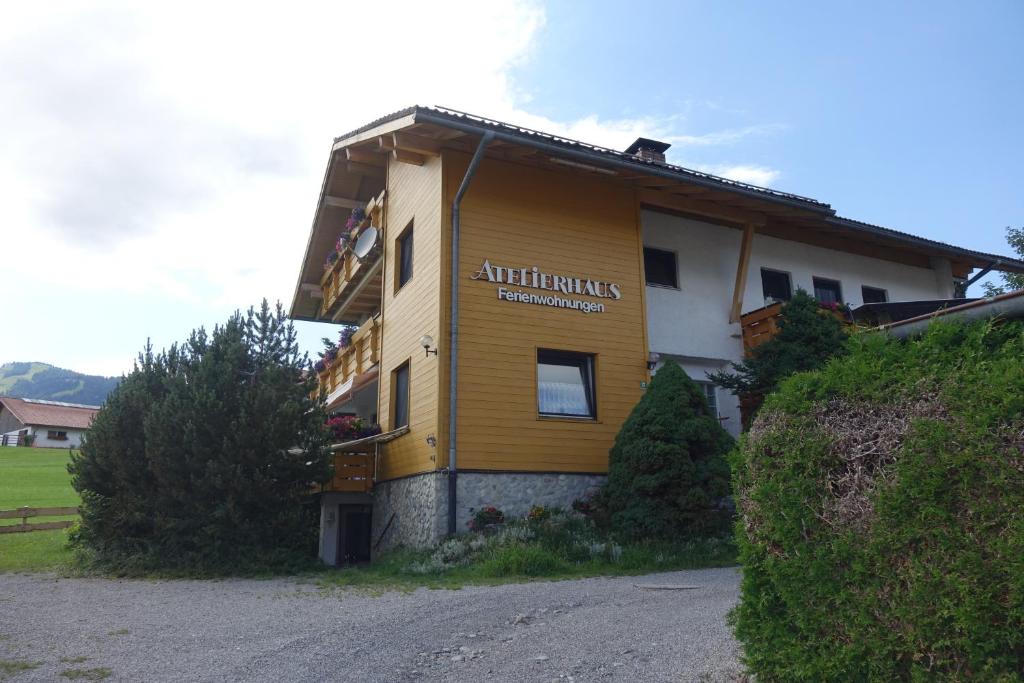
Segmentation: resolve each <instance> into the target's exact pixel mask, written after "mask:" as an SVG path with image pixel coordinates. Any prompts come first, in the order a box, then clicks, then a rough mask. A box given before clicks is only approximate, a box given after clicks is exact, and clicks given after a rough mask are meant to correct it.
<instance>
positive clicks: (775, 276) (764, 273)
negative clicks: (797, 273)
mask: <svg viewBox="0 0 1024 683" xmlns="http://www.w3.org/2000/svg"><path fill="white" fill-rule="evenodd" d="M761 292H762V293H763V294H764V300H765V301H789V300H790V299H792V298H793V285H792V283H791V282H790V280H789V273H783V272H782V271H781V270H771V269H770V268H762V269H761Z"/></svg>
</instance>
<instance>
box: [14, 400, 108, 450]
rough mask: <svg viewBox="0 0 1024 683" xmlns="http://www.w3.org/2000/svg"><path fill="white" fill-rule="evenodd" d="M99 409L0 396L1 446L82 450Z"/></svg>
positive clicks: (73, 404) (96, 407)
mask: <svg viewBox="0 0 1024 683" xmlns="http://www.w3.org/2000/svg"><path fill="white" fill-rule="evenodd" d="M99 409H100V407H99V406H86V405H80V404H77V403H60V402H58V401H42V400H39V399H34V398H13V397H11V396H0V444H2V445H4V446H23V445H25V444H26V443H31V445H32V446H35V447H36V448H78V447H79V446H80V445H81V444H82V434H84V433H85V430H86V429H88V428H89V425H90V424H91V423H92V420H93V418H94V417H96V412H97V411H98V410H99ZM26 437H28V438H27V439H26Z"/></svg>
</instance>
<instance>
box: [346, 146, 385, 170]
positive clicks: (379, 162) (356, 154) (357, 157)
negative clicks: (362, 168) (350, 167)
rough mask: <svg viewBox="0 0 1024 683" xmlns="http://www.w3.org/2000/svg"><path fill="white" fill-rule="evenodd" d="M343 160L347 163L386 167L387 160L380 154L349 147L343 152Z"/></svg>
mask: <svg viewBox="0 0 1024 683" xmlns="http://www.w3.org/2000/svg"><path fill="white" fill-rule="evenodd" d="M345 158H346V159H348V160H349V161H357V162H359V163H361V164H369V165H371V166H385V165H387V159H386V158H385V157H384V156H383V155H382V154H379V153H377V152H371V151H370V150H368V149H359V148H354V147H349V148H348V149H346V150H345Z"/></svg>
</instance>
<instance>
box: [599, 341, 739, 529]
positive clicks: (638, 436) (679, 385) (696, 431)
mask: <svg viewBox="0 0 1024 683" xmlns="http://www.w3.org/2000/svg"><path fill="white" fill-rule="evenodd" d="M732 444H733V440H732V437H730V436H729V434H728V433H727V432H726V431H725V430H724V429H722V426H721V424H719V422H718V419H717V418H716V417H715V416H714V415H712V413H711V409H710V408H709V407H708V404H707V401H706V400H705V398H704V394H703V392H702V391H701V390H700V388H699V387H698V386H697V384H696V383H695V382H694V381H693V380H691V379H690V378H689V377H687V376H686V373H685V372H683V369H682V368H681V367H679V365H678V364H677V363H676V362H675V361H671V360H670V361H668V362H666V363H665V364H664V365H663V366H662V367H661V369H660V370H659V371H658V373H657V374H656V375H655V376H654V378H653V379H652V380H651V383H650V385H649V386H648V388H647V393H645V394H644V396H643V398H641V399H640V402H639V403H637V405H636V407H635V408H633V412H632V413H630V416H629V418H627V420H626V422H625V423H624V424H623V425H622V429H621V430H620V431H619V433H618V435H617V436H616V437H615V444H614V446H613V447H612V450H611V453H610V458H609V464H608V481H607V483H606V484H605V486H604V488H603V489H602V491H601V494H600V496H599V502H600V503H601V504H602V505H603V507H604V508H605V509H606V510H607V512H608V514H609V517H610V521H611V525H612V527H613V528H614V529H615V530H616V531H617V532H619V533H620V534H622V535H623V536H626V537H632V538H665V537H670V536H676V535H680V534H691V535H696V534H702V533H706V532H709V531H714V530H719V529H721V528H722V527H723V524H724V523H725V522H727V520H728V517H727V516H726V515H724V514H723V513H722V512H721V511H720V510H719V509H718V503H719V501H720V500H721V499H722V498H723V497H725V496H726V495H728V493H729V468H728V465H727V464H726V461H725V454H726V453H728V452H729V450H730V449H731V448H732Z"/></svg>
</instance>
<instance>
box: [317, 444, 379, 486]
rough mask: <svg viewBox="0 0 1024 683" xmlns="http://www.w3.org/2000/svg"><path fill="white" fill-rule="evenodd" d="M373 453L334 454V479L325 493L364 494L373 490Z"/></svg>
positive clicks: (328, 484)
mask: <svg viewBox="0 0 1024 683" xmlns="http://www.w3.org/2000/svg"><path fill="white" fill-rule="evenodd" d="M373 461H374V456H373V453H372V452H371V453H335V454H334V477H333V478H332V479H331V481H329V482H328V483H327V485H325V486H324V490H325V491H347V492H356V493H365V492H368V491H370V490H371V489H372V488H373Z"/></svg>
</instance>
